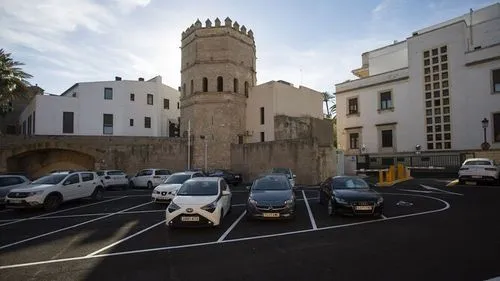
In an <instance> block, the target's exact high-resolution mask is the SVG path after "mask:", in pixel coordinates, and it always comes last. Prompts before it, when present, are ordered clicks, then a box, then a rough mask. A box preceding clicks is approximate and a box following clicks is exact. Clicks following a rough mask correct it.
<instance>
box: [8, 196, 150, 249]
mask: <svg viewBox="0 0 500 281" xmlns="http://www.w3.org/2000/svg"><path fill="white" fill-rule="evenodd" d="M147 204H151V202H146V203H143V204H140V205H137V206H134V207H131V208H127V209H125V210H122V211H119V212H116V213H111V214H109V215H106V216H103V217H98V218H95V219H92V220H88V221H84V222H82V223H78V224H75V225H72V226H68V227H64V228H61V229H58V230H54V231H51V232H47V233H44V234H41V235H38V236H34V237H30V238H27V239H24V240H21V241H17V242H14V243H10V244H7V245H3V246H0V250H3V249H5V248H9V247H12V246H15V245H18V244H22V243H26V242H29V241H32V240H35V239H38V238H42V237H45V236H48V235H51V234H54V233H58V232H61V231H65V230H68V229H72V228H75V227H78V226H82V225H85V224H89V223H91V222H95V221H98V220H102V219H105V218H109V217H111V216H114V215H116V214H120V213H123V212H126V211H128V210H132V209H135V208H139V207H141V206H144V205H147Z"/></svg>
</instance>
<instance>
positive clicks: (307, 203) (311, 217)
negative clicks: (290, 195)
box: [302, 190, 318, 229]
mask: <svg viewBox="0 0 500 281" xmlns="http://www.w3.org/2000/svg"><path fill="white" fill-rule="evenodd" d="M302 196H303V197H304V202H305V203H306V207H307V212H308V213H309V220H310V221H311V226H312V228H313V229H318V227H317V226H316V221H315V220H314V216H313V214H312V212H311V207H309V200H307V197H306V193H305V192H304V190H302Z"/></svg>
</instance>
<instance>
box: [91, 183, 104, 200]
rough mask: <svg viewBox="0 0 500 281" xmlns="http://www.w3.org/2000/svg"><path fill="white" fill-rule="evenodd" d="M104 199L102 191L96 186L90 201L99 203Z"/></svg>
mask: <svg viewBox="0 0 500 281" xmlns="http://www.w3.org/2000/svg"><path fill="white" fill-rule="evenodd" d="M103 198H104V191H103V190H102V187H100V186H98V187H96V188H95V190H94V192H93V193H92V199H93V200H96V201H100V200H102V199H103Z"/></svg>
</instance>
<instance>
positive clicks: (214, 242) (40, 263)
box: [0, 192, 451, 270]
mask: <svg viewBox="0 0 500 281" xmlns="http://www.w3.org/2000/svg"><path fill="white" fill-rule="evenodd" d="M381 193H382V192H381ZM382 194H388V195H406V196H414V197H423V198H429V199H433V200H436V201H439V202H441V203H443V204H444V207H442V208H440V209H435V210H430V211H424V212H418V213H413V214H406V215H400V216H394V217H389V218H386V219H376V220H369V221H362V222H355V223H349V224H341V225H332V226H326V227H320V228H317V229H304V230H297V231H290V232H283V233H276V234H269V235H260V236H252V237H243V238H235V239H229V240H223V241H220V242H219V241H218V240H217V241H212V242H205V243H196V244H185V245H177V246H166V247H159V248H150V249H142V250H133V251H124V252H117V253H109V254H100V255H93V256H81V257H73V258H64V259H54V260H46V261H38V262H29V263H19V264H12V265H3V266H0V270H1V269H10V268H19V267H27V266H34V265H44V264H52V263H61V262H68V261H79V260H86V259H94V258H105V257H112V256H123V255H132V254H139V253H148V252H157V251H166V250H173V249H183V248H193V247H201V246H208V245H216V244H222V243H234V242H240V241H248V240H257V239H263V238H272V237H279V236H288V235H294V234H300V233H308V232H315V231H323V230H331V229H337V228H345V227H350V226H356V225H363V224H371V223H377V222H382V221H383V222H387V221H391V220H397V219H401V218H407V217H416V216H422V215H427V214H432V213H438V212H443V211H446V210H447V209H449V208H450V206H451V205H450V204H449V203H448V202H447V201H445V200H442V199H439V198H436V197H431V196H425V195H417V194H404V193H382Z"/></svg>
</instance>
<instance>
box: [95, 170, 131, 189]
mask: <svg viewBox="0 0 500 281" xmlns="http://www.w3.org/2000/svg"><path fill="white" fill-rule="evenodd" d="M96 173H97V175H99V178H100V179H101V181H102V184H103V185H104V188H106V189H107V188H110V187H116V186H121V187H126V186H128V176H127V174H125V173H124V172H123V171H120V170H103V171H97V172H96Z"/></svg>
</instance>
